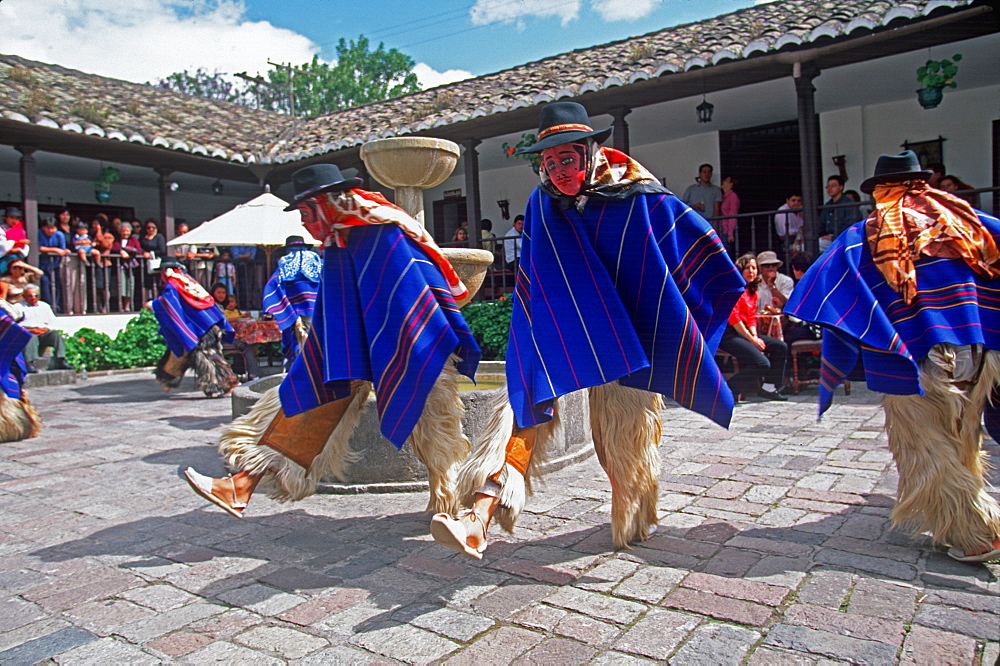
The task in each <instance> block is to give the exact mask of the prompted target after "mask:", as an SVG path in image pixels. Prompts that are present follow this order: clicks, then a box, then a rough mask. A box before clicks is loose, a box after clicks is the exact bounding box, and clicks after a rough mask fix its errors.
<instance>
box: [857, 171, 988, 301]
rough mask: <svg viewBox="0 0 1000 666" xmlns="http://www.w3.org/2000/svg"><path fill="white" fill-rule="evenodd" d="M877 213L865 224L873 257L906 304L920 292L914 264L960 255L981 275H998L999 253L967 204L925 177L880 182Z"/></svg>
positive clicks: (876, 202) (877, 193)
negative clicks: (932, 183)
mask: <svg viewBox="0 0 1000 666" xmlns="http://www.w3.org/2000/svg"><path fill="white" fill-rule="evenodd" d="M873 196H874V198H875V211H874V212H873V213H872V214H871V216H870V217H869V218H868V221H867V222H866V224H865V237H866V238H867V240H868V248H869V249H870V250H871V254H872V259H873V260H874V262H875V266H876V267H877V268H878V270H879V272H881V273H882V276H883V277H885V280H886V283H887V284H888V285H889V286H890V287H892V288H893V289H894V290H895V291H896V293H898V294H899V295H900V296H902V297H903V300H904V301H906V303H907V304H909V303H911V302H912V301H913V299H914V297H915V296H916V295H917V274H916V271H915V268H914V263H915V262H916V260H917V259H918V258H919V257H920V255H921V254H923V255H926V256H928V257H941V258H945V259H962V260H963V261H965V263H966V264H967V265H968V266H969V268H971V269H972V270H974V271H975V272H977V273H979V274H980V275H982V276H984V277H986V278H988V279H992V278H994V277H997V276H1000V267H998V266H997V263H998V261H1000V251H998V249H997V245H996V243H995V242H994V240H993V237H992V236H991V235H990V234H989V232H988V231H987V230H986V229H985V228H984V227H983V224H982V222H980V220H979V218H978V217H977V216H976V213H975V212H974V211H973V210H972V207H971V206H970V205H969V204H968V202H966V201H963V200H962V199H959V198H958V197H955V196H953V195H951V194H949V193H947V192H942V191H941V190H936V189H934V188H932V187H930V186H929V185H927V183H926V182H924V181H922V180H912V181H909V180H908V181H905V182H902V183H886V184H883V185H876V186H875V191H874V193H873Z"/></svg>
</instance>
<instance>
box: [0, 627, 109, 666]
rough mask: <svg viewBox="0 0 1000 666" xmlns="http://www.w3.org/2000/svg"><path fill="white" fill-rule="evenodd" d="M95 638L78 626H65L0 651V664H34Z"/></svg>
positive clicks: (95, 638)
mask: <svg viewBox="0 0 1000 666" xmlns="http://www.w3.org/2000/svg"><path fill="white" fill-rule="evenodd" d="M97 639H98V637H97V636H95V635H94V634H92V633H90V632H89V631H86V630H84V629H80V628H79V627H66V628H65V629H60V630H58V631H56V632H53V633H51V634H48V635H47V636H41V637H39V638H36V639H34V640H30V641H28V642H26V643H22V644H20V645H18V646H17V647H12V648H9V649H7V650H4V651H3V652H0V664H34V663H35V662H38V661H42V660H44V659H46V658H48V657H54V656H55V655H58V654H61V653H63V652H66V651H68V650H71V649H73V648H75V647H77V646H80V645H86V644H87V643H90V642H91V641H96V640H97Z"/></svg>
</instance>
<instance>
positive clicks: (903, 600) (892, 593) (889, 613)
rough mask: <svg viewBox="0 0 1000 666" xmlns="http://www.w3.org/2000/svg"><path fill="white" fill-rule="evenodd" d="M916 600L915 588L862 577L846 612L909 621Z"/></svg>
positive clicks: (852, 594)
mask: <svg viewBox="0 0 1000 666" xmlns="http://www.w3.org/2000/svg"><path fill="white" fill-rule="evenodd" d="M924 601H925V602H926V601H927V599H924ZM916 602H917V590H915V589H914V588H913V587H910V586H906V585H893V584H892V583H884V582H882V581H877V580H869V579H865V578H863V579H861V580H859V581H858V584H857V585H855V586H854V591H852V592H851V602H850V605H849V606H848V607H847V612H848V613H856V614H858V615H869V616H873V617H880V618H883V619H886V620H898V621H900V622H909V621H910V620H912V619H913V614H914V612H916ZM998 609H1000V604H998Z"/></svg>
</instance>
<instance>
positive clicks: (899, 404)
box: [882, 344, 1000, 552]
mask: <svg viewBox="0 0 1000 666" xmlns="http://www.w3.org/2000/svg"><path fill="white" fill-rule="evenodd" d="M998 383H1000V354H998V353H997V352H992V351H986V352H985V354H984V352H983V351H982V349H981V348H980V347H979V346H976V347H954V346H952V345H947V344H938V345H935V346H934V347H933V348H932V349H931V352H930V353H929V354H928V356H927V358H926V359H924V360H923V361H921V363H920V385H921V386H922V387H923V389H924V395H922V396H920V395H905V396H898V395H887V396H885V397H884V398H883V401H882V404H883V407H884V408H885V429H886V434H887V435H888V437H889V449H890V451H892V456H893V459H894V460H895V461H896V468H897V470H898V471H899V488H898V490H897V493H896V494H897V498H896V505H895V507H894V508H893V510H892V516H891V518H892V522H893V525H894V526H898V527H908V528H911V529H912V530H913V532H914V533H920V532H925V531H926V532H931V533H932V534H933V537H934V543H935V544H946V545H949V546H954V547H955V548H958V549H960V550H963V551H966V552H971V551H975V550H977V549H982V548H984V547H988V546H989V545H990V543H991V542H992V541H993V539H994V538H996V537H998V536H1000V505H998V504H997V502H996V500H994V499H993V498H992V497H990V495H989V494H987V492H986V485H987V484H986V481H985V479H984V476H985V473H986V470H987V468H986V460H985V453H984V452H983V451H982V441H983V433H982V426H981V425H980V424H981V423H982V418H983V408H984V406H985V405H986V401H987V400H988V399H989V396H990V392H991V391H992V390H993V387H994V386H995V385H997V384H998Z"/></svg>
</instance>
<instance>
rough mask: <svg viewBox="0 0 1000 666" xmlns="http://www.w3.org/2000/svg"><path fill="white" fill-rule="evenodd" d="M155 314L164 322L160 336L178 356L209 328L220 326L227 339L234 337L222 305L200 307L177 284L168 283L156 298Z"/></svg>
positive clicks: (199, 338) (160, 323) (193, 344)
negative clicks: (189, 300)
mask: <svg viewBox="0 0 1000 666" xmlns="http://www.w3.org/2000/svg"><path fill="white" fill-rule="evenodd" d="M153 314H154V315H156V321H157V323H158V324H159V325H160V335H162V336H163V341H164V342H166V343H167V348H168V349H169V350H170V351H171V352H172V353H173V354H174V356H178V357H180V356H184V354H186V353H187V352H189V351H191V350H192V349H194V348H195V346H196V345H197V344H198V341H199V340H201V336H203V335H205V333H207V332H208V329H210V328H212V327H213V326H216V325H218V326H219V328H221V329H222V330H223V333H224V334H228V336H226V335H224V339H228V340H232V338H233V335H234V333H235V331H233V327H232V326H230V325H229V322H228V321H226V316H225V315H224V314H222V310H220V309H219V306H218V305H212V306H211V307H207V308H205V309H199V308H196V307H195V306H193V305H191V303H189V302H188V301H187V300H185V299H184V297H183V296H181V294H180V292H179V291H178V290H177V287H175V286H174V285H173V284H171V283H169V282H167V283H166V284H164V288H163V294H162V295H161V296H160V297H159V298H155V299H153Z"/></svg>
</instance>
